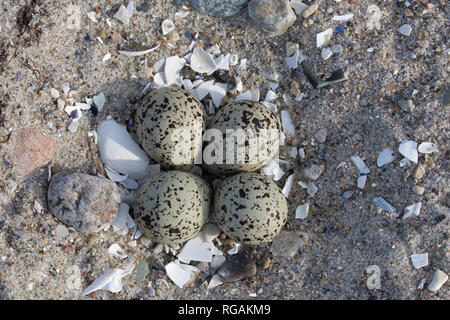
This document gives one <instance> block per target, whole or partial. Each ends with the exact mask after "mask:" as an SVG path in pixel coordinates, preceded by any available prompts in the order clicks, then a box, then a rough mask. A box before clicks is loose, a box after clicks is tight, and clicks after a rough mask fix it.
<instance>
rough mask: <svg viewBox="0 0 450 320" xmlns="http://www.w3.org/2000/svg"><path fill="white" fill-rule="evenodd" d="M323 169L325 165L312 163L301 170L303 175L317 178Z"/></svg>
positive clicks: (312, 178) (313, 178)
mask: <svg viewBox="0 0 450 320" xmlns="http://www.w3.org/2000/svg"><path fill="white" fill-rule="evenodd" d="M324 170H325V166H324V165H321V166H320V167H319V166H317V165H315V164H313V165H311V166H309V167H307V168H305V169H304V170H303V175H304V176H305V177H306V178H308V179H311V180H317V179H319V177H320V175H321V174H322V173H323V171H324Z"/></svg>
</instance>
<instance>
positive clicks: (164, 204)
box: [134, 170, 212, 244]
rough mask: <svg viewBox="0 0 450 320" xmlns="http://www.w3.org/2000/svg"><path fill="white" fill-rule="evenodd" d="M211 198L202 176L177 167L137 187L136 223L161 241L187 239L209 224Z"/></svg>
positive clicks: (145, 232)
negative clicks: (179, 169)
mask: <svg viewBox="0 0 450 320" xmlns="http://www.w3.org/2000/svg"><path fill="white" fill-rule="evenodd" d="M180 186H182V187H180ZM211 198H212V194H211V188H210V187H209V185H208V184H207V183H206V182H205V181H203V180H202V179H201V178H199V177H197V176H195V175H193V174H190V173H187V172H183V171H177V170H173V171H167V172H162V173H160V174H158V175H157V176H155V177H152V178H151V179H149V180H148V181H147V182H146V183H144V184H143V185H142V186H141V188H140V189H139V190H138V192H137V195H136V202H135V205H134V208H135V215H136V222H137V224H138V225H139V228H140V229H141V231H142V233H144V235H146V236H147V237H149V238H151V239H153V240H155V241H156V242H158V243H164V244H173V243H181V242H185V241H187V240H189V239H191V238H193V237H194V236H195V235H196V234H197V233H198V232H199V231H200V230H201V228H202V227H203V225H204V224H205V223H206V221H207V219H208V215H209V209H210V203H211Z"/></svg>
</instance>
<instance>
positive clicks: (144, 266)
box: [136, 260, 150, 283]
mask: <svg viewBox="0 0 450 320" xmlns="http://www.w3.org/2000/svg"><path fill="white" fill-rule="evenodd" d="M149 272H150V269H149V268H148V263H147V262H146V261H144V260H140V261H139V262H138V263H137V264H136V283H140V282H142V281H144V280H145V277H146V276H147V274H149Z"/></svg>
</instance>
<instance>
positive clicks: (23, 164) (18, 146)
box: [14, 128, 55, 176]
mask: <svg viewBox="0 0 450 320" xmlns="http://www.w3.org/2000/svg"><path fill="white" fill-rule="evenodd" d="M54 148H55V141H54V140H53V138H52V137H51V136H45V135H43V134H42V133H41V132H40V131H39V130H37V129H34V128H24V129H22V130H21V131H19V133H18V134H17V136H16V137H15V139H14V158H15V162H14V163H15V166H14V168H15V169H16V170H17V171H18V173H19V174H21V175H24V176H28V175H31V174H33V173H35V172H36V171H37V169H38V168H41V167H43V166H45V165H46V164H47V163H49V162H50V161H51V160H52V158H53V152H54Z"/></svg>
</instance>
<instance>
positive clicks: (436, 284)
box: [428, 269, 448, 292]
mask: <svg viewBox="0 0 450 320" xmlns="http://www.w3.org/2000/svg"><path fill="white" fill-rule="evenodd" d="M447 280H448V275H447V274H446V273H445V272H443V271H441V270H439V269H437V270H436V272H435V273H434V276H433V279H432V280H431V283H430V284H429V285H428V290H430V291H433V292H437V291H438V290H439V289H440V288H441V287H442V286H443V285H444V283H446V282H447Z"/></svg>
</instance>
